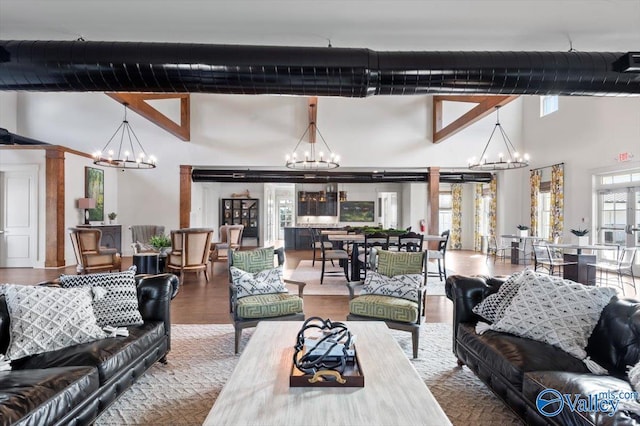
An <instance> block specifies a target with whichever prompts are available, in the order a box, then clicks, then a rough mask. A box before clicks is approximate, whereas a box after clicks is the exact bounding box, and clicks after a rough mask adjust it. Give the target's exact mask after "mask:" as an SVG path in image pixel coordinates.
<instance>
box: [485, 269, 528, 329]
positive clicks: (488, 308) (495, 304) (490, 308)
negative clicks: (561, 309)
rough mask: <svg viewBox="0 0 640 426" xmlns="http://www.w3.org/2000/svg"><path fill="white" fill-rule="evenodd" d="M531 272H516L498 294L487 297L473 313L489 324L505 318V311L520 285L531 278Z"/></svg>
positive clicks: (500, 288) (499, 289)
mask: <svg viewBox="0 0 640 426" xmlns="http://www.w3.org/2000/svg"><path fill="white" fill-rule="evenodd" d="M529 272H532V271H530V270H526V271H524V272H516V273H515V274H513V275H511V276H510V277H509V278H508V279H507V280H506V281H505V282H504V283H503V284H502V285H501V286H500V287H499V288H498V291H497V292H496V293H493V294H492V295H489V296H487V297H486V298H485V299H484V300H483V301H482V302H480V303H478V304H477V305H476V306H474V307H473V309H472V311H473V312H474V313H475V314H477V315H479V316H481V317H482V318H484V319H485V320H486V321H487V322H488V323H489V324H494V323H496V322H498V320H500V318H502V317H503V316H504V311H505V310H506V309H507V307H509V305H510V304H511V301H512V300H513V298H514V297H515V295H516V294H517V293H518V289H519V288H520V284H522V283H523V282H524V280H526V278H528V276H529Z"/></svg>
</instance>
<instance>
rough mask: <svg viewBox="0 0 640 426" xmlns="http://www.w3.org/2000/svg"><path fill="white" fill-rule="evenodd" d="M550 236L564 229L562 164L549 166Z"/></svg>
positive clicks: (559, 234) (554, 235)
mask: <svg viewBox="0 0 640 426" xmlns="http://www.w3.org/2000/svg"><path fill="white" fill-rule="evenodd" d="M550 225H551V238H555V237H559V236H561V235H562V232H563V230H564V164H555V165H553V166H551V223H550Z"/></svg>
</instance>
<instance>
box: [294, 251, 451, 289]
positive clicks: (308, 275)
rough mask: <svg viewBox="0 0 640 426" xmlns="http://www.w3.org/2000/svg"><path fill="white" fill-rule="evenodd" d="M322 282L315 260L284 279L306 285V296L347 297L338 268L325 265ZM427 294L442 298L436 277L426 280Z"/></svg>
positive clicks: (342, 274) (302, 263) (317, 263)
mask: <svg viewBox="0 0 640 426" xmlns="http://www.w3.org/2000/svg"><path fill="white" fill-rule="evenodd" d="M325 268H326V269H325V275H324V282H323V283H322V285H321V284H320V273H321V271H322V262H318V261H317V260H316V266H315V267H314V266H311V261H310V260H301V261H300V263H299V264H298V267H297V268H296V269H294V270H293V271H287V272H286V273H285V278H288V279H291V280H294V281H303V282H305V283H307V285H306V286H305V287H304V294H305V295H308V296H348V295H349V290H348V289H347V287H346V285H345V283H346V279H345V277H344V273H343V271H342V268H340V267H339V266H338V264H337V263H336V266H331V264H330V263H327V265H326V267H325ZM435 268H436V269H435V270H434V271H432V268H431V267H430V268H429V272H435V273H437V272H438V270H437V266H436V267H435ZM328 271H329V272H334V273H336V274H335V275H333V274H332V275H327V272H328ZM452 273H453V272H452V271H449V270H447V275H449V274H452ZM289 291H293V292H297V287H295V286H294V287H290V288H289ZM427 294H428V295H429V296H444V295H445V292H444V281H440V279H439V278H438V277H429V278H428V279H427Z"/></svg>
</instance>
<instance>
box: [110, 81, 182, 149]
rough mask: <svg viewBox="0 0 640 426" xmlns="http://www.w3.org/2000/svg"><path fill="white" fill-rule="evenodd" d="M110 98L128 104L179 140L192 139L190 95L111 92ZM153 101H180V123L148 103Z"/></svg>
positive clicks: (130, 107)
mask: <svg viewBox="0 0 640 426" xmlns="http://www.w3.org/2000/svg"><path fill="white" fill-rule="evenodd" d="M107 95H108V96H110V97H111V98H113V99H115V100H116V101H118V102H120V103H121V104H127V106H128V107H129V109H131V110H133V111H135V112H137V113H138V114H140V115H141V116H143V117H144V118H146V119H147V120H149V121H151V122H152V123H153V124H155V125H157V126H159V127H160V128H162V129H164V130H166V131H167V132H169V133H171V134H172V135H174V136H176V137H177V138H179V139H181V140H183V141H188V140H190V138H191V97H190V95H189V94H188V93H167V94H165V93H121V92H110V93H107ZM153 99H180V123H179V124H178V123H176V122H175V121H173V120H172V119H170V118H169V117H167V116H166V115H164V114H163V113H161V112H160V111H158V110H157V109H156V108H154V107H153V106H151V105H150V104H149V103H147V101H148V100H153Z"/></svg>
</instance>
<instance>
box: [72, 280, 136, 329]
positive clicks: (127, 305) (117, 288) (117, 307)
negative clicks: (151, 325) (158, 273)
mask: <svg viewBox="0 0 640 426" xmlns="http://www.w3.org/2000/svg"><path fill="white" fill-rule="evenodd" d="M134 276H135V270H132V269H129V270H127V271H123V272H113V273H103V274H85V275H61V276H60V286H61V287H64V288H79V287H88V288H92V287H102V288H104V289H105V290H106V291H107V293H106V295H105V296H104V297H102V298H101V299H99V300H97V301H94V302H93V309H94V311H95V314H96V319H97V320H98V325H99V326H100V327H105V326H107V325H111V326H114V327H121V326H129V325H140V324H142V323H143V320H142V316H141V315H140V311H139V310H138V290H137V288H136V280H135V278H134Z"/></svg>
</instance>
